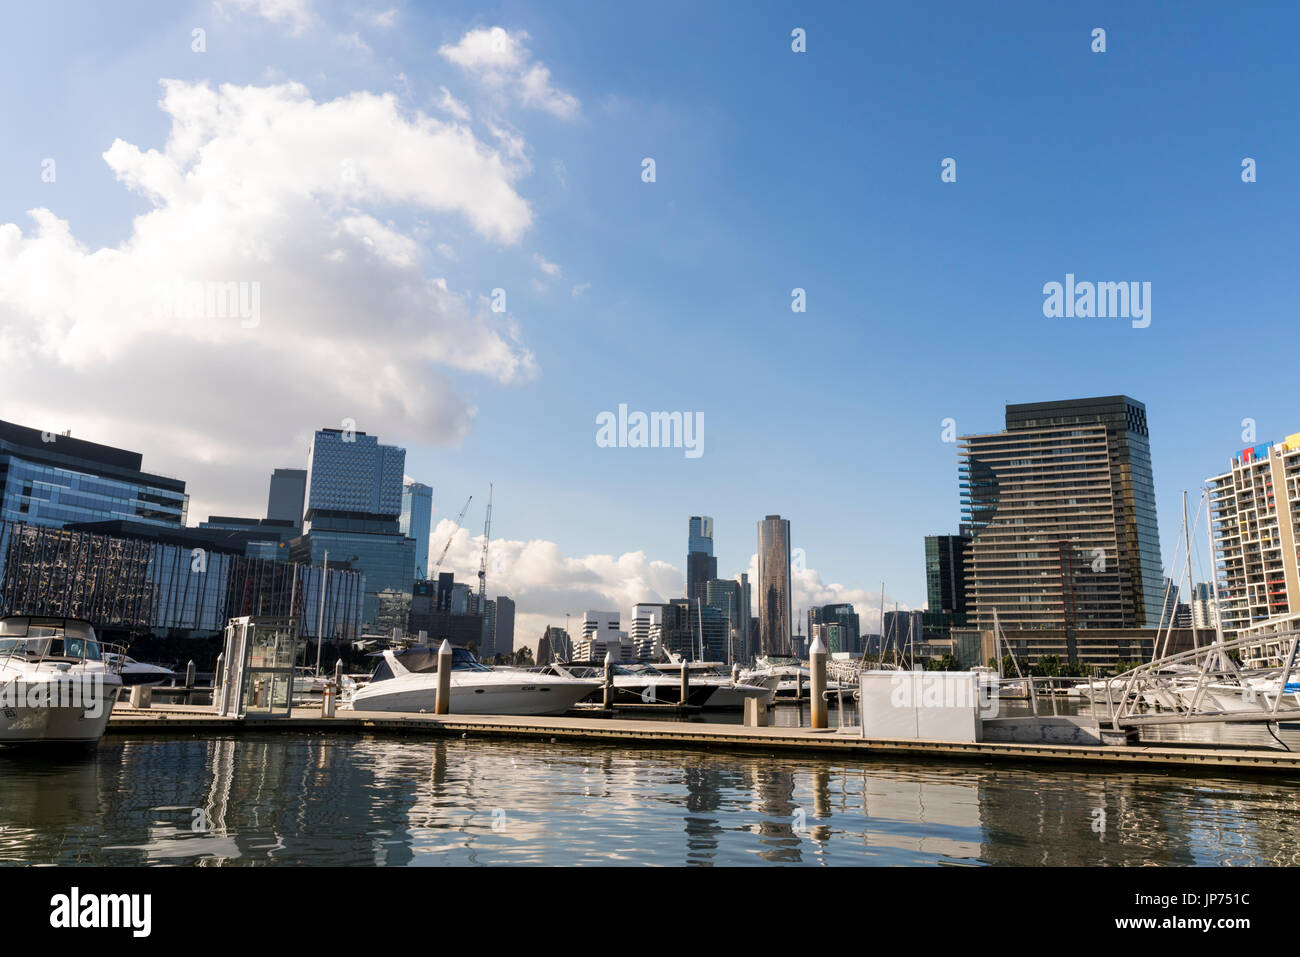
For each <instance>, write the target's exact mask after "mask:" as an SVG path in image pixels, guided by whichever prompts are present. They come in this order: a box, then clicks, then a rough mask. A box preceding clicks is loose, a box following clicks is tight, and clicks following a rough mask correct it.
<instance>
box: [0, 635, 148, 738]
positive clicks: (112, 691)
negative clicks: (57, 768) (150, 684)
mask: <svg viewBox="0 0 1300 957" xmlns="http://www.w3.org/2000/svg"><path fill="white" fill-rule="evenodd" d="M113 654H114V655H116V656H118V657H119V659H120V656H121V652H120V650H119V651H117V652H114V653H113ZM119 666H120V665H119V662H118V661H110V660H107V659H106V652H105V649H104V647H103V646H102V645H101V644H100V642H99V640H98V639H97V638H96V637H95V629H94V628H93V627H92V626H91V624H90V622H88V621H82V620H80V619H74V618H38V617H34V616H26V615H10V616H7V617H5V618H3V619H0V744H95V743H97V742H98V741H99V739H100V738H101V737H103V735H104V731H105V729H107V728H108V719H109V717H110V716H111V715H112V713H113V703H114V701H115V700H116V698H117V694H118V692H119V691H121V690H122V679H121V677H119V676H118V674H117V668H118V667H119Z"/></svg>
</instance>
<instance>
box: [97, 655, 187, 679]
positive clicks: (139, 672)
mask: <svg viewBox="0 0 1300 957" xmlns="http://www.w3.org/2000/svg"><path fill="white" fill-rule="evenodd" d="M104 664H105V665H106V666H107V667H108V668H110V669H111V670H113V671H116V672H117V674H118V675H119V677H121V679H122V684H123V685H124V686H126V687H127V688H134V687H136V686H137V685H160V684H162V683H163V682H164V681H169V680H171V679H172V678H175V677H176V672H174V671H172V670H171V669H170V668H164V667H163V666H162V665H147V664H145V663H144V662H143V661H136V660H135V659H134V658H129V657H127V656H126V655H121V654H116V653H114V652H111V651H106V652H104Z"/></svg>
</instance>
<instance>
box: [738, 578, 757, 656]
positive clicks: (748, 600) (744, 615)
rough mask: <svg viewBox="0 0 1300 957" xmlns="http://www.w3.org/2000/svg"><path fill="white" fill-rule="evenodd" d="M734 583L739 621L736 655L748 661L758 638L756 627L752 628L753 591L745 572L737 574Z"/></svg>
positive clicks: (752, 654)
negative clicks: (738, 591)
mask: <svg viewBox="0 0 1300 957" xmlns="http://www.w3.org/2000/svg"><path fill="white" fill-rule="evenodd" d="M736 583H737V584H738V585H739V586H740V609H739V611H740V621H738V622H737V623H736V625H737V627H738V628H739V629H740V643H739V648H738V654H737V656H736V657H737V659H738V660H740V661H746V662H748V661H753V660H754V646H755V645H756V644H757V638H758V634H757V629H755V628H754V605H753V602H754V593H753V591H752V590H751V589H750V587H749V575H748V574H747V573H744V572H742V573H741V574H739V575H737V576H736Z"/></svg>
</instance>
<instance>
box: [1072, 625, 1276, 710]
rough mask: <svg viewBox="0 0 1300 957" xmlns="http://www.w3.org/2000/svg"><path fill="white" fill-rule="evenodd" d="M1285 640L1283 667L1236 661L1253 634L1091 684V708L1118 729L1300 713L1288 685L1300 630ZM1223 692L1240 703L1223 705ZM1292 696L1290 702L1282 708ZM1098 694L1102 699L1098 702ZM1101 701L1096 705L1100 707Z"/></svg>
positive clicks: (1154, 661)
mask: <svg viewBox="0 0 1300 957" xmlns="http://www.w3.org/2000/svg"><path fill="white" fill-rule="evenodd" d="M1286 638H1287V651H1286V653H1285V655H1284V656H1283V657H1282V659H1281V661H1282V664H1281V667H1251V666H1246V667H1243V666H1242V665H1240V664H1238V662H1237V661H1236V660H1235V657H1234V655H1233V652H1236V653H1237V655H1240V653H1241V651H1242V650H1243V649H1244V648H1246V647H1247V646H1249V645H1251V644H1257V643H1258V641H1259V638H1258V636H1257V635H1248V636H1244V637H1239V638H1234V639H1231V640H1224V641H1216V642H1213V643H1211V644H1209V645H1204V646H1202V647H1200V648H1193V649H1190V650H1187V651H1183V652H1179V653H1177V654H1172V655H1166V656H1164V657H1161V658H1157V659H1154V660H1152V661H1149V662H1146V663H1144V664H1142V665H1139V666H1138V667H1136V668H1132V669H1130V670H1129V671H1126V672H1123V673H1122V674H1119V675H1115V676H1113V677H1111V678H1107V679H1104V681H1102V682H1101V683H1102V685H1103V688H1102V689H1101V691H1100V693H1098V689H1097V688H1096V684H1097V682H1093V683H1091V684H1090V685H1089V688H1088V692H1089V698H1090V701H1091V702H1092V707H1093V711H1094V713H1095V714H1098V715H1099V716H1104V717H1105V718H1106V720H1107V721H1108V722H1109V723H1110V724H1111V726H1112V727H1114V728H1116V729H1120V728H1129V727H1136V726H1140V725H1144V724H1178V723H1202V722H1216V721H1222V722H1263V723H1274V722H1276V721H1278V720H1280V719H1282V718H1288V719H1294V718H1296V717H1297V716H1300V698H1298V696H1297V695H1296V693H1295V692H1294V691H1288V686H1289V685H1291V684H1292V683H1293V681H1294V680H1295V679H1300V667H1298V666H1297V661H1296V652H1297V649H1300V630H1298V631H1294V632H1292V633H1291V634H1290V635H1288V636H1286ZM1223 695H1228V696H1230V697H1232V698H1233V699H1234V700H1236V699H1237V698H1238V697H1239V698H1240V704H1241V706H1240V707H1224V706H1223V701H1224V697H1223ZM1288 696H1290V698H1291V701H1292V706H1284V703H1285V701H1286V699H1287V697H1288ZM1098 698H1101V699H1102V700H1101V701H1100V702H1098V701H1097V699H1098ZM1099 705H1100V707H1099Z"/></svg>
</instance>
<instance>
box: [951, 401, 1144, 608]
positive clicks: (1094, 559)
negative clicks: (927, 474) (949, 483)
mask: <svg viewBox="0 0 1300 957" xmlns="http://www.w3.org/2000/svg"><path fill="white" fill-rule="evenodd" d="M960 441H961V446H962V448H961V456H962V463H961V466H960V469H959V473H960V476H961V484H962V511H963V513H964V516H963V523H964V527H965V526H966V525H969V529H970V532H971V534H972V535H973V539H972V541H971V542H970V544H969V546H967V549H966V573H965V574H966V597H967V604H968V610H969V611H970V613H971V614H972V615H973V616H974V619H975V620H974V621H973V622H972V624H975V625H977V626H978V627H980V628H982V629H988V628H991V627H992V624H993V612H994V610H995V609H996V610H997V613H998V616H999V619H1000V620H1001V622H1002V624H1003V625H1004V626H1005V627H1008V628H1031V629H1032V628H1064V629H1065V630H1066V631H1067V632H1073V631H1074V630H1075V629H1087V628H1154V627H1156V626H1157V625H1158V623H1159V620H1160V611H1161V608H1162V607H1163V600H1164V593H1163V589H1162V587H1161V586H1162V581H1163V576H1162V574H1161V567H1160V535H1159V530H1158V528H1157V525H1156V515H1155V489H1154V484H1153V481H1152V477H1151V453H1150V439H1149V434H1148V430H1147V415H1146V407H1145V406H1144V405H1143V404H1142V403H1141V402H1138V401H1136V400H1134V399H1131V398H1129V397H1127V396H1122V395H1117V396H1105V397H1101V398H1093V399H1074V400H1067V401H1061V402H1036V403H1028V404H1023V405H1009V406H1007V412H1006V430H1005V431H1003V432H998V433H992V434H987V435H966V436H962V437H961V440H960Z"/></svg>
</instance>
